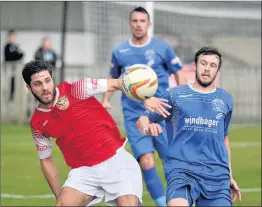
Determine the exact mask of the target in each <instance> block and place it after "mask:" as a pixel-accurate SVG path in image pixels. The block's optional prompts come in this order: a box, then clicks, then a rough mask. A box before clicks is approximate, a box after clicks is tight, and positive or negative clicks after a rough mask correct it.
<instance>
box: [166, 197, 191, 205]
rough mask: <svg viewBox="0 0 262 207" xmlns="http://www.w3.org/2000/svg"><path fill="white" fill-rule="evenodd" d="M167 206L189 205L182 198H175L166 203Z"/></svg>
mask: <svg viewBox="0 0 262 207" xmlns="http://www.w3.org/2000/svg"><path fill="white" fill-rule="evenodd" d="M167 206H189V203H188V201H187V200H186V199H184V198H175V199H172V200H170V201H168V203H167Z"/></svg>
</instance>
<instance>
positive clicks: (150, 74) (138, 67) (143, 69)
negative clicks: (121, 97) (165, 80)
mask: <svg viewBox="0 0 262 207" xmlns="http://www.w3.org/2000/svg"><path fill="white" fill-rule="evenodd" d="M122 86H123V91H124V93H125V94H126V95H127V96H128V97H129V98H130V99H132V100H135V101H143V100H145V99H147V98H150V97H152V96H154V94H155V93H156V91H157V88H158V78H157V75H156V73H155V71H154V70H153V69H152V68H151V67H150V66H148V65H144V64H135V65H132V66H130V67H129V68H127V70H126V71H125V73H124V74H123V76H122Z"/></svg>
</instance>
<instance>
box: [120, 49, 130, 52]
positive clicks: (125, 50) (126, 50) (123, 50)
mask: <svg viewBox="0 0 262 207" xmlns="http://www.w3.org/2000/svg"><path fill="white" fill-rule="evenodd" d="M129 50H130V48H127V49H122V50H119V52H120V53H124V52H128V51H129Z"/></svg>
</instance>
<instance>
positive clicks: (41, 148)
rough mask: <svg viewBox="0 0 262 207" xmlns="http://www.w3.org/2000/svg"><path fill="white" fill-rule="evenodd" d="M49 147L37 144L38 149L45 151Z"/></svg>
mask: <svg viewBox="0 0 262 207" xmlns="http://www.w3.org/2000/svg"><path fill="white" fill-rule="evenodd" d="M46 149H47V146H36V150H37V151H45V150H46Z"/></svg>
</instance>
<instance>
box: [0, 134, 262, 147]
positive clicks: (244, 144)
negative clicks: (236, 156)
mask: <svg viewBox="0 0 262 207" xmlns="http://www.w3.org/2000/svg"><path fill="white" fill-rule="evenodd" d="M18 137H20V138H28V137H23V136H4V137H2V139H12V138H14V139H15V138H18ZM229 141H230V138H229ZM249 147H261V142H255V141H252V142H230V148H249Z"/></svg>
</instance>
